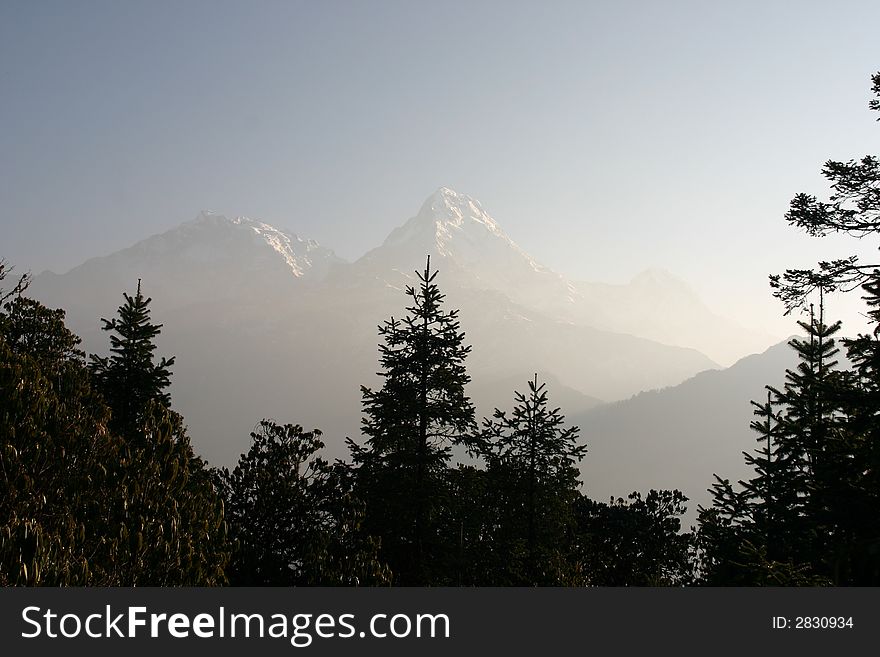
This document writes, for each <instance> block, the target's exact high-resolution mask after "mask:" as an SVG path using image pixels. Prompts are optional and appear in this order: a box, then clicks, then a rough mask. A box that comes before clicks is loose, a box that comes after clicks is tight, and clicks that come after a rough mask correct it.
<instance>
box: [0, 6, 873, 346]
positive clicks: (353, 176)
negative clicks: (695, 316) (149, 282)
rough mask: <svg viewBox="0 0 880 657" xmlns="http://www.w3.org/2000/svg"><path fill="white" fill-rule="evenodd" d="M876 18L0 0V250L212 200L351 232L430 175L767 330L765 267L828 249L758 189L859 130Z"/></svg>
mask: <svg viewBox="0 0 880 657" xmlns="http://www.w3.org/2000/svg"><path fill="white" fill-rule="evenodd" d="M878 24H880V6H878V5H877V3H874V2H861V3H834V4H831V3H806V2H804V3H797V4H789V3H772V4H768V3H763V2H758V3H736V4H735V5H734V4H733V3H726V4H725V5H724V6H716V5H715V4H714V3H713V5H712V6H709V5H707V4H706V3H700V2H693V3H686V2H667V3H662V4H658V3H648V2H642V3H582V2H573V3H553V4H551V5H544V4H540V5H539V4H537V3H510V2H503V3H501V2H498V3H492V2H482V3H473V2H447V3H442V5H436V4H433V5H430V4H428V3H412V2H373V3H359V2H332V3H305V2H278V3H276V2H260V3H256V4H253V3H241V2H238V3H227V2H187V3H169V2H151V3H139V4H134V3H123V4H120V3H115V2H84V3H68V2H5V3H3V5H2V7H0V61H2V62H3V66H2V68H0V88H2V90H3V92H2V95H3V102H2V103H0V125H2V132H0V198H2V215H0V216H2V219H0V220H2V232H3V236H4V238H3V249H2V251H3V254H4V255H5V256H6V257H7V258H10V259H11V260H12V261H13V262H14V264H16V265H17V266H18V267H19V269H25V270H27V269H29V270H32V271H34V272H35V273H36V272H39V271H41V270H43V269H51V270H53V271H56V272H63V271H65V270H67V269H69V268H70V267H73V266H75V265H77V264H79V263H80V262H82V261H84V260H86V259H87V258H89V257H92V256H96V255H103V254H106V253H110V252H112V251H115V250H117V249H120V248H123V247H126V246H129V245H130V244H132V243H134V242H135V241H137V240H139V239H142V238H144V237H146V236H149V235H151V234H155V233H158V232H161V231H164V230H167V229H169V228H172V227H173V226H175V225H177V224H179V223H180V222H182V221H185V220H189V219H192V218H193V217H194V216H195V215H196V214H197V213H198V212H199V211H200V210H203V209H214V210H217V211H219V212H223V213H225V214H227V215H229V216H235V215H237V214H244V215H248V216H255V217H259V218H261V219H262V220H264V221H267V222H270V223H272V224H273V225H281V226H285V227H288V228H289V229H291V230H294V231H296V232H297V233H298V234H300V235H304V236H307V237H309V238H314V239H317V240H318V241H320V242H321V243H322V244H323V245H325V246H328V247H330V248H332V249H334V250H335V252H336V253H337V254H338V255H340V256H341V257H343V258H345V259H348V260H354V259H355V258H357V257H358V256H360V255H362V254H363V253H364V252H365V251H367V250H368V249H369V248H371V247H372V246H374V245H375V244H377V243H378V242H379V241H381V239H383V237H384V236H385V235H387V234H388V233H389V232H390V230H391V229H393V228H394V227H395V226H397V225H399V224H400V223H401V221H402V220H403V219H405V218H406V217H409V216H411V215H412V213H413V210H414V208H417V207H418V206H419V205H420V203H421V202H422V201H423V200H424V198H426V197H427V196H428V195H429V194H431V193H432V192H433V191H434V190H436V189H437V187H438V186H440V185H448V186H450V187H452V188H454V189H456V190H458V191H461V192H465V193H468V194H471V195H473V196H475V197H477V198H479V199H480V200H481V201H482V203H483V205H484V206H485V207H487V208H488V209H489V210H490V211H491V213H492V214H493V216H495V217H497V218H498V219H499V220H501V221H502V222H503V226H504V229H505V231H506V232H507V233H508V234H509V235H510V236H511V237H512V238H513V239H514V240H515V241H516V242H517V243H519V244H521V245H523V246H524V247H525V248H526V249H527V250H528V251H529V252H530V253H531V254H532V255H534V256H535V257H536V258H537V259H538V260H539V261H541V262H542V263H544V264H546V265H547V266H549V267H551V268H553V269H554V270H556V271H559V272H562V273H564V274H566V275H567V276H570V277H572V278H574V279H581V280H584V279H588V280H603V281H612V282H623V281H627V280H629V279H630V278H631V277H632V276H634V275H635V274H637V273H638V272H639V271H641V270H643V269H645V268H647V267H663V268H666V269H668V270H670V271H671V272H672V273H674V274H675V275H677V276H679V277H681V278H683V279H684V280H686V281H687V282H688V283H689V284H690V285H691V286H693V287H694V288H695V289H696V290H697V291H698V292H699V294H700V295H701V297H702V298H703V299H704V300H705V302H706V303H707V304H708V305H709V306H710V307H712V308H713V309H714V310H716V311H718V312H720V313H723V314H725V315H727V316H730V317H734V318H736V319H737V320H738V321H739V322H741V323H743V324H745V325H748V326H749V327H751V328H754V329H757V330H762V331H765V332H770V333H772V334H773V335H776V336H784V335H787V334H789V333H790V332H791V331H792V323H791V320H790V318H789V319H786V320H782V319H781V318H780V315H781V309H780V307H779V305H778V304H777V303H776V302H775V301H773V300H772V299H771V298H770V295H769V292H768V288H767V283H766V277H767V274H768V273H770V272H777V271H780V270H781V269H783V268H784V267H786V266H791V265H799V264H804V265H806V264H809V263H811V262H813V261H814V260H815V259H816V258H817V257H827V256H828V255H829V252H830V251H832V250H836V251H837V252H839V254H841V255H842V254H845V253H848V252H849V251H850V250H851V248H850V247H849V246H845V245H840V246H839V247H834V249H831V248H830V247H829V244H828V243H827V241H826V242H825V243H821V244H820V243H818V242H816V241H815V240H809V239H808V238H806V237H803V236H799V235H797V234H796V233H795V231H793V230H792V229H789V228H788V227H787V226H785V225H784V222H783V220H782V215H783V214H784V212H785V210H786V207H787V203H788V201H789V199H790V198H791V196H792V195H793V194H794V193H796V192H798V191H803V190H810V191H820V190H821V189H822V179H821V178H820V176H819V175H818V171H819V168H820V166H821V164H822V162H824V161H825V160H826V159H828V158H832V157H834V158H838V159H846V158H849V157H855V156H860V155H863V154H865V153H868V152H876V145H877V131H876V126H875V125H874V124H873V120H874V119H873V117H872V116H871V115H870V113H869V112H867V111H866V109H865V107H866V103H867V100H868V90H869V85H868V80H869V76H870V74H871V73H872V72H873V71H874V70H875V69H876V67H877V61H878V55H880V48H878V42H877V38H876V26H877V25H878ZM746 254H747V255H746ZM837 308H839V310H840V312H839V313H837V314H843V313H844V310H845V309H844V305H843V303H842V302H841V304H840V305H839V306H837Z"/></svg>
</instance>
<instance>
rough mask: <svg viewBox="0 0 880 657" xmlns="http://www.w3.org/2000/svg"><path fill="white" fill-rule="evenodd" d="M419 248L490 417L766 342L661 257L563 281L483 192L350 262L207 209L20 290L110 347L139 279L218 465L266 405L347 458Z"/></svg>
mask: <svg viewBox="0 0 880 657" xmlns="http://www.w3.org/2000/svg"><path fill="white" fill-rule="evenodd" d="M426 256H430V257H431V264H432V267H433V268H436V269H437V270H438V271H439V274H438V278H437V283H438V284H439V286H440V288H441V290H442V291H443V292H444V293H445V294H446V302H447V303H448V305H449V306H450V307H454V308H459V309H460V311H461V312H460V319H461V325H462V329H463V330H464V331H465V334H466V341H467V343H468V344H471V345H472V346H473V351H472V353H471V355H470V356H469V358H468V362H467V366H468V372H469V374H470V375H471V377H472V379H473V382H472V384H471V388H470V390H469V392H470V394H471V395H472V397H473V399H474V401H475V403H476V405H477V408H478V411H479V412H480V414H482V415H490V414H491V412H492V408H493V407H494V406H496V405H499V404H508V405H509V404H510V402H511V400H512V398H513V388H514V387H519V388H523V387H524V386H525V382H526V381H527V380H528V379H529V378H530V377H531V376H532V374H533V373H534V372H539V373H541V374H542V376H544V377H545V378H546V379H547V380H548V386H549V387H550V389H551V394H552V395H554V399H556V400H557V401H556V405H563V404H562V402H564V405H565V406H566V407H568V408H563V411H564V412H567V413H569V414H571V415H572V416H575V415H576V416H578V417H581V415H582V414H583V413H588V414H589V413H592V412H596V413H599V411H600V410H601V409H602V408H605V407H604V406H602V404H604V403H607V402H613V401H615V400H624V399H627V398H630V397H632V396H633V395H637V394H638V393H640V392H643V391H647V390H652V389H658V388H666V387H669V386H675V385H677V384H679V383H681V382H682V381H685V380H688V379H690V377H693V376H694V375H695V374H697V373H699V372H702V371H705V370H715V369H718V368H719V365H718V363H723V364H729V363H730V362H733V361H734V360H736V359H737V358H738V357H740V356H744V355H747V354H750V353H753V352H756V351H760V350H761V349H764V348H766V347H767V346H768V345H769V344H771V342H772V339H771V338H768V337H767V336H762V335H760V334H758V333H755V332H752V331H748V330H746V329H744V328H742V327H740V326H738V325H736V324H735V323H734V322H732V321H728V320H726V319H724V318H722V317H719V316H718V315H716V314H714V313H713V312H711V311H710V310H709V309H708V308H707V306H706V305H705V304H703V303H702V302H701V300H700V299H699V298H698V297H697V296H696V295H695V294H694V293H693V292H692V291H691V290H690V289H689V288H688V286H687V285H686V284H685V283H683V282H682V281H680V280H678V279H677V278H675V277H674V276H672V275H671V274H669V273H668V272H663V271H658V270H649V271H647V272H644V273H642V274H640V275H638V276H636V277H635V278H634V279H633V280H632V281H631V282H630V283H628V284H624V285H610V284H604V283H590V282H583V281H576V280H571V279H569V278H566V277H565V276H563V275H561V274H559V273H556V272H554V271H552V270H551V269H549V268H548V267H546V266H544V265H542V264H540V263H538V262H536V261H535V259H534V258H532V257H531V256H529V255H528V253H527V252H526V251H524V250H523V249H522V248H520V247H519V246H518V245H517V244H515V243H514V242H513V241H512V240H511V239H510V238H509V237H508V236H507V235H506V234H505V233H504V232H503V230H502V229H501V227H500V226H499V224H498V223H497V222H496V221H495V220H494V219H493V218H492V217H491V216H490V215H489V214H488V213H487V212H486V211H485V210H484V209H483V208H482V206H481V205H480V203H479V202H478V201H476V200H475V199H473V198H472V197H470V196H467V195H464V194H459V193H457V192H455V191H453V190H451V189H448V188H445V187H444V188H440V189H439V190H438V191H437V192H435V193H434V194H432V195H431V196H430V197H429V198H428V199H427V200H426V201H425V203H424V204H423V205H422V207H421V209H420V210H419V212H418V213H417V214H416V215H415V216H413V217H412V218H410V219H409V220H408V221H406V222H405V223H403V224H402V225H401V226H399V227H398V228H396V229H395V230H393V231H392V232H391V234H389V235H388V236H387V238H386V239H385V240H384V242H383V243H382V244H381V245H379V246H378V247H376V248H374V249H372V250H370V251H368V252H367V253H366V254H365V255H364V256H363V257H361V258H359V259H358V260H356V261H354V262H346V261H344V260H343V259H341V258H339V257H337V256H336V255H335V254H334V253H333V251H332V250H331V249H329V248H326V247H324V246H322V245H320V244H318V243H317V242H315V241H313V240H309V239H306V238H303V237H300V236H297V235H296V234H295V233H293V232H291V231H288V230H284V229H281V228H278V227H274V226H270V225H268V224H266V223H264V222H261V221H259V220H256V219H251V218H245V217H236V218H226V217H224V216H222V215H219V214H214V213H209V212H204V213H202V214H200V215H199V216H198V217H197V218H196V219H195V220H193V221H189V222H186V223H184V224H182V225H180V226H178V227H177V228H174V229H172V230H170V231H167V232H165V233H162V234H160V235H155V236H152V237H149V238H147V239H145V240H143V241H141V242H138V243H137V244H135V245H133V246H132V247H130V248H127V249H124V250H122V251H118V252H116V253H113V254H111V255H108V256H105V257H99V258H93V259H91V260H88V261H87V262H85V263H83V264H82V265H80V266H78V267H75V268H74V269H72V270H70V271H69V272H67V273H64V274H60V275H59V274H54V273H51V272H44V273H42V274H40V275H38V276H35V277H34V279H33V282H32V286H31V290H30V292H31V294H32V295H33V296H34V297H36V298H38V299H40V300H41V301H43V302H44V303H46V304H47V305H50V306H53V307H62V308H64V309H66V311H67V313H68V315H67V317H68V324H69V326H70V327H71V328H72V329H73V330H74V331H75V332H77V333H78V334H79V335H81V336H82V337H83V341H84V347H85V349H86V350H87V351H89V352H97V353H104V352H106V350H107V344H108V340H107V336H106V335H104V334H102V331H101V330H100V318H101V317H110V316H112V315H113V314H114V313H115V309H116V307H117V306H118V305H119V304H120V303H121V302H122V292H123V291H127V292H132V291H133V290H134V288H135V286H136V285H137V281H138V279H141V280H142V284H143V289H144V292H145V294H147V295H148V296H151V297H152V298H153V303H152V306H151V307H152V309H153V318H154V321H159V322H161V323H163V324H164V328H163V331H162V334H161V336H160V339H159V351H158V353H160V354H165V355H172V354H173V355H175V356H176V357H177V362H176V364H175V368H174V376H173V384H172V396H173V399H174V404H175V407H176V408H177V409H178V410H180V411H181V412H182V413H183V415H184V416H185V417H186V419H187V422H188V424H189V426H190V433H191V435H192V438H193V443H194V444H195V446H196V448H197V449H198V450H199V451H200V453H201V454H203V455H204V456H205V457H206V458H207V459H208V460H209V461H211V462H212V463H215V464H218V465H230V464H232V463H233V462H234V461H235V459H236V458H237V457H238V455H239V453H241V452H242V451H243V450H244V449H246V447H247V445H248V442H249V438H248V434H249V432H250V430H251V429H252V428H253V426H254V425H255V424H256V423H257V422H258V421H259V420H260V419H261V418H263V417H272V418H274V419H276V420H278V421H283V422H295V423H299V424H302V425H303V426H305V427H306V428H312V427H320V428H321V429H322V430H323V431H324V433H325V442H326V443H327V449H328V453H329V455H330V456H344V444H343V443H344V438H345V437H346V436H352V437H356V436H357V435H358V431H359V418H360V386H361V385H369V386H373V385H376V384H377V383H378V381H379V380H378V377H377V375H376V371H377V368H378V365H377V356H378V352H377V342H378V335H377V326H378V325H379V324H381V323H382V322H383V321H384V320H386V319H388V318H389V317H391V316H392V315H395V316H400V315H401V314H402V313H403V312H404V308H405V306H406V305H407V297H406V296H405V294H404V290H405V288H406V286H407V285H411V284H413V282H414V281H415V270H417V269H423V268H424V265H425V259H426ZM517 382H521V384H519V385H518V384H517ZM623 403H628V402H623ZM591 409H592V410H591ZM589 417H591V418H595V417H600V415H596V416H592V415H590V416H589ZM590 422H593V420H590ZM591 426H592V425H591ZM597 426H599V425H597ZM587 438H588V442H589V441H593V442H596V444H598V439H597V437H596V436H587ZM594 449H595V447H594ZM587 474H588V475H589V472H587ZM594 479H596V478H595V477H594ZM596 485H597V486H599V484H598V480H597V483H596ZM600 488H601V486H600ZM597 490H598V489H597ZM624 492H625V491H624Z"/></svg>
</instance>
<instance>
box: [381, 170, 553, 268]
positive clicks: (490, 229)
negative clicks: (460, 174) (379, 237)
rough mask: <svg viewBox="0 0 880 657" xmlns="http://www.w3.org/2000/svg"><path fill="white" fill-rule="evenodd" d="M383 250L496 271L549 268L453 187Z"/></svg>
mask: <svg viewBox="0 0 880 657" xmlns="http://www.w3.org/2000/svg"><path fill="white" fill-rule="evenodd" d="M381 248H382V249H385V250H388V249H391V250H394V251H401V252H402V253H403V254H404V255H406V256H408V257H419V256H418V255H417V254H419V253H421V254H425V253H433V254H436V255H439V256H441V257H443V258H446V259H449V260H451V261H453V262H454V263H455V264H457V265H461V266H466V267H469V268H472V269H473V268H476V269H477V270H480V269H483V268H486V269H492V268H495V266H496V265H499V264H501V263H499V262H498V259H501V260H503V262H504V266H505V267H509V266H511V265H512V264H514V263H516V264H514V266H517V265H519V266H523V267H524V268H525V269H527V270H531V271H534V272H542V273H543V272H546V271H547V269H546V268H545V267H544V266H543V265H541V264H539V263H538V262H536V261H535V260H534V259H533V258H532V257H531V256H530V255H529V254H528V253H526V252H525V251H523V250H522V249H521V248H520V247H519V246H518V245H517V244H516V243H515V242H514V241H513V240H512V239H510V237H508V236H507V235H506V234H505V232H504V231H503V230H502V229H501V227H500V226H499V225H498V222H496V221H495V220H494V219H493V218H492V217H491V216H490V215H489V214H488V213H487V212H486V211H485V210H484V209H483V206H482V205H481V204H480V202H479V201H478V200H476V199H475V198H473V197H471V196H468V195H467V194H461V193H459V192H456V191H455V190H453V189H450V188H449V187H440V188H439V189H438V190H437V191H436V192H434V193H433V194H431V196H429V197H428V198H427V199H426V200H425V202H424V203H423V204H422V207H421V209H420V210H419V213H418V214H417V215H416V216H415V217H413V218H411V219H410V220H409V221H407V222H406V223H405V224H404V225H402V226H400V227H399V228H396V229H394V230H393V231H392V232H391V234H390V235H388V237H387V239H386V240H385V243H384V244H383V245H382V247H381Z"/></svg>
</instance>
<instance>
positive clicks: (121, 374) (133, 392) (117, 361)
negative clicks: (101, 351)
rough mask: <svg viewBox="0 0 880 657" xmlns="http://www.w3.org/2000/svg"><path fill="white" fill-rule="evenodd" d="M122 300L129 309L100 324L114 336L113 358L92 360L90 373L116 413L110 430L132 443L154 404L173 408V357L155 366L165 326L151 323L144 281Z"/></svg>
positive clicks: (163, 359) (111, 340) (120, 309)
mask: <svg viewBox="0 0 880 657" xmlns="http://www.w3.org/2000/svg"><path fill="white" fill-rule="evenodd" d="M123 296H124V297H125V303H124V304H122V305H121V306H119V308H118V310H117V315H118V316H117V317H114V318H113V319H112V320H108V319H102V320H101V321H102V322H103V323H104V326H103V329H104V330H105V331H108V332H110V355H109V356H107V357H102V356H97V355H93V356H92V362H91V369H92V372H93V374H94V377H95V381H96V383H97V387H98V389H99V390H100V391H101V392H102V393H103V395H104V398H105V399H106V400H107V403H108V404H109V406H110V408H111V410H112V411H113V417H112V419H111V428H112V429H113V430H114V431H115V432H117V433H119V434H120V435H122V436H124V437H126V438H130V437H133V436H135V435H136V434H137V432H138V428H139V425H141V424H142V423H143V422H144V420H145V418H146V410H147V408H148V406H149V404H150V402H156V403H158V404H159V405H160V406H163V407H164V408H169V407H170V405H171V396H170V394H169V393H168V391H167V388H168V386H169V385H170V377H171V366H172V365H173V364H174V357H173V356H172V357H171V358H164V357H163V358H162V359H161V360H160V361H159V362H158V363H156V362H154V354H153V352H154V351H155V350H156V343H155V339H156V336H158V335H159V333H160V331H161V329H162V325H161V324H153V323H151V322H150V302H151V301H152V299H151V298H148V297H144V295H143V294H142V293H141V281H140V279H138V285H137V292H136V293H135V295H134V296H133V297H132V296H129V295H128V294H127V293H123Z"/></svg>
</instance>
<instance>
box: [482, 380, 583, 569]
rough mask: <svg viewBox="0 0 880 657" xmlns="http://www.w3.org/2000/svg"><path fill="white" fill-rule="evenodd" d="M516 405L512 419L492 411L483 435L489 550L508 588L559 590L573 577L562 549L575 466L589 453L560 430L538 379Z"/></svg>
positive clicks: (574, 431) (569, 431)
mask: <svg viewBox="0 0 880 657" xmlns="http://www.w3.org/2000/svg"><path fill="white" fill-rule="evenodd" d="M514 398H515V401H516V405H515V406H514V408H513V410H512V412H511V413H510V415H508V414H507V413H506V412H505V411H501V410H499V409H495V414H494V416H493V418H492V419H488V418H487V419H485V420H484V422H483V431H482V433H481V440H480V443H481V445H482V449H481V451H482V456H483V457H484V458H485V460H486V463H487V471H488V477H489V481H490V486H492V487H493V493H494V495H495V497H496V500H497V501H498V502H499V504H498V507H497V508H498V509H499V511H500V516H499V519H498V528H497V531H496V536H495V537H494V539H493V543H494V545H495V549H496V550H498V551H499V552H498V557H499V560H498V561H499V564H504V565H503V567H502V568H503V570H504V571H507V577H509V578H510V580H511V582H510V583H518V584H559V583H562V582H563V581H564V580H565V579H566V578H567V577H568V576H569V575H570V574H571V573H570V572H566V571H567V570H568V568H567V566H568V565H570V561H569V558H568V557H569V555H568V554H567V553H566V545H567V544H568V543H569V542H570V536H571V532H572V531H573V516H572V514H571V509H572V504H573V503H574V500H575V499H577V494H578V487H579V486H580V482H579V481H578V468H577V463H578V462H579V461H580V460H581V459H582V458H583V457H584V454H585V453H586V451H587V448H586V446H585V445H579V444H578V442H577V439H578V428H577V427H575V426H572V427H563V425H564V423H565V417H564V416H563V415H562V414H561V413H560V409H558V408H552V407H550V406H549V404H548V396H547V390H546V384H544V383H541V384H539V383H538V376H537V374H536V375H535V378H534V380H532V381H529V382H528V393H521V392H515V393H514Z"/></svg>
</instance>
